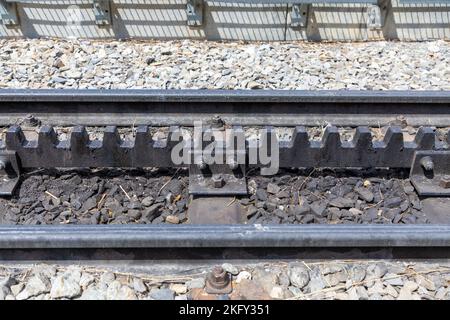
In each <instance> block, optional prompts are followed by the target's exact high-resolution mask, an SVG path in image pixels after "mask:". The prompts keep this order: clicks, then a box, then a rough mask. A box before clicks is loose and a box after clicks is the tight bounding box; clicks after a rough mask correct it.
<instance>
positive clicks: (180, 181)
mask: <svg viewBox="0 0 450 320" xmlns="http://www.w3.org/2000/svg"><path fill="white" fill-rule="evenodd" d="M248 190H249V197H242V198H236V199H235V201H239V202H240V204H241V205H242V208H243V212H244V214H245V222H244V223H252V224H253V223H261V224H308V223H322V224H326V223H328V224H343V223H353V224H355V223H356V224H368V223H377V224H391V223H395V224H412V223H430V221H429V219H428V218H427V216H426V215H425V213H424V210H423V204H422V201H421V199H419V197H418V196H417V194H416V192H415V190H414V188H413V186H412V185H411V183H410V181H409V179H408V172H406V171H400V170H395V171H394V170H390V171H387V170H370V171H368V170H365V171H357V170H354V171H349V170H340V171H336V170H329V169H328V170H318V169H317V170H316V169H311V170H281V171H280V172H279V173H278V174H277V175H275V176H260V175H259V172H255V171H253V172H251V171H250V172H249V173H248ZM190 199H191V198H190V196H189V192H188V172H187V170H186V169H178V170H174V169H141V170H137V169H136V170H123V169H96V170H88V169H85V170H76V171H75V170H36V171H32V172H28V173H25V174H24V175H23V177H22V182H21V184H20V186H19V187H18V189H17V190H16V192H15V194H14V195H13V196H12V197H10V198H2V199H0V224H17V225H21V224H32V225H33V224H53V225H58V224H158V223H171V224H180V223H186V222H188V221H189V216H188V214H187V208H188V206H189V202H190Z"/></svg>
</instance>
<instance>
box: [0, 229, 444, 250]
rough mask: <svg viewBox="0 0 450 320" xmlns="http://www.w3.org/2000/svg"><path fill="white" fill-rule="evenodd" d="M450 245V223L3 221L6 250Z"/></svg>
mask: <svg viewBox="0 0 450 320" xmlns="http://www.w3.org/2000/svg"><path fill="white" fill-rule="evenodd" d="M257 247H265V248H276V247H284V248H326V247H329V248H364V247H422V248H426V247H450V225H447V224H435V225H433V224H430V225H357V226H356V225H281V226H280V225H180V226H171V225H121V226H113V225H109V226H93V225H73V226H24V225H22V226H11V225H9V226H8V225H2V226H0V249H58V248H59V249H61V248H74V249H75V248H99V249H114V248H257Z"/></svg>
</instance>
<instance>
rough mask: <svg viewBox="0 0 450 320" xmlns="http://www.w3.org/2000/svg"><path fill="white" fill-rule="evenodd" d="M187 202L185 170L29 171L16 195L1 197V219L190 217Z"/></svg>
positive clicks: (50, 221) (146, 220) (98, 220)
mask: <svg viewBox="0 0 450 320" xmlns="http://www.w3.org/2000/svg"><path fill="white" fill-rule="evenodd" d="M187 201H188V192H187V175H186V173H185V172H183V171H172V170H169V171H167V170H154V171H152V170H132V171H127V170H115V169H114V170H107V169H103V170H97V171H91V170H86V171H76V172H75V171H43V172H39V173H36V174H31V175H28V176H26V177H25V178H24V179H23V182H22V184H21V186H20V187H19V190H18V192H17V193H16V195H14V197H12V198H11V199H1V200H0V212H2V214H0V223H2V224H67V223H72V224H108V223H116V224H121V223H161V222H165V221H166V219H167V218H168V217H169V218H168V221H171V222H172V223H173V222H177V221H178V222H184V221H185V220H186V205H187ZM172 216H173V217H172Z"/></svg>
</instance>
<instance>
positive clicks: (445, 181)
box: [439, 176, 450, 189]
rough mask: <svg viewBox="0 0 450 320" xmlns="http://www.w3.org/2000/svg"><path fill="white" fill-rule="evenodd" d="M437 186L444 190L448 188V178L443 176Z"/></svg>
mask: <svg viewBox="0 0 450 320" xmlns="http://www.w3.org/2000/svg"><path fill="white" fill-rule="evenodd" d="M439 186H440V187H441V188H444V189H448V188H450V176H443V177H442V178H441V180H440V181H439Z"/></svg>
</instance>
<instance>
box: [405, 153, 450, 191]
mask: <svg viewBox="0 0 450 320" xmlns="http://www.w3.org/2000/svg"><path fill="white" fill-rule="evenodd" d="M410 179H411V183H412V184H413V185H414V187H415V188H416V190H417V193H418V194H419V195H420V196H450V152H449V151H417V152H416V153H415V156H414V159H413V164H412V166H411V172H410Z"/></svg>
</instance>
